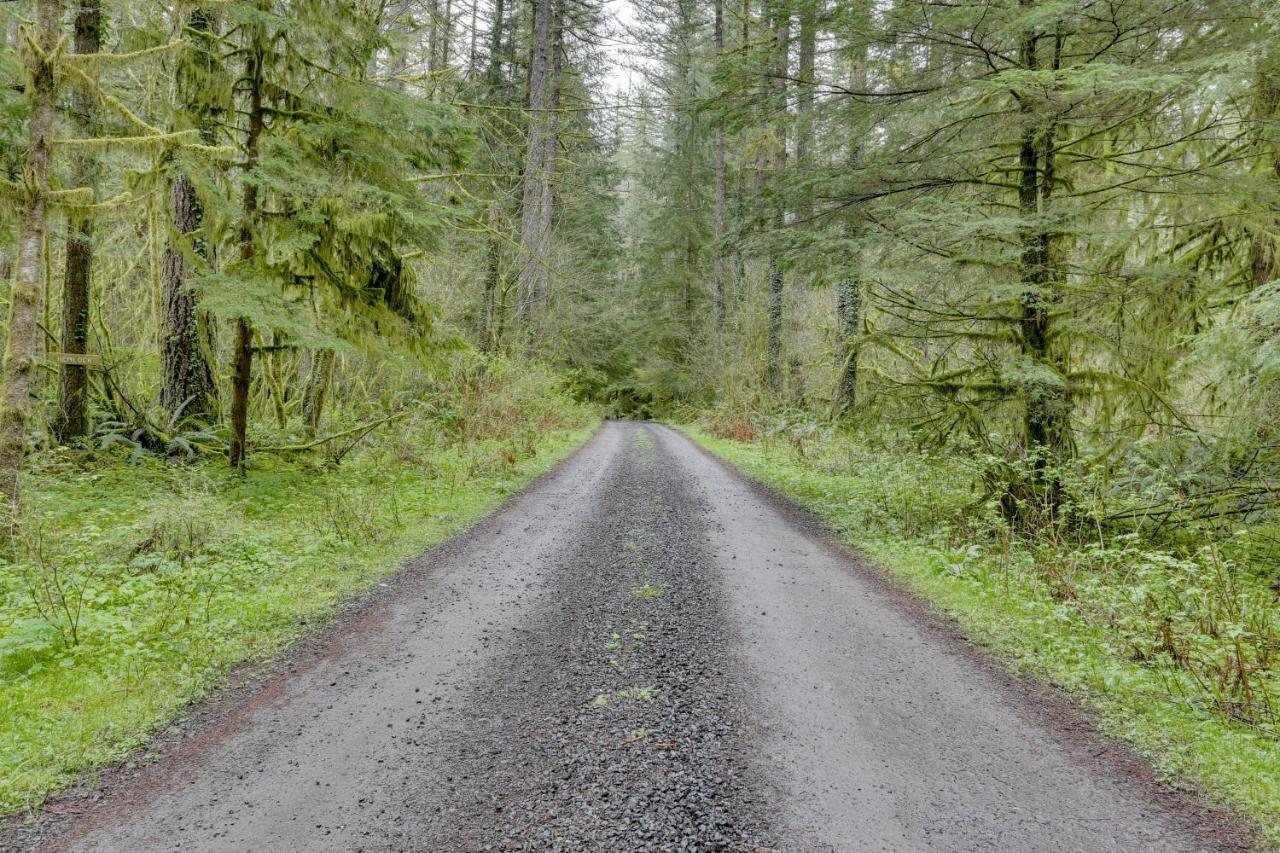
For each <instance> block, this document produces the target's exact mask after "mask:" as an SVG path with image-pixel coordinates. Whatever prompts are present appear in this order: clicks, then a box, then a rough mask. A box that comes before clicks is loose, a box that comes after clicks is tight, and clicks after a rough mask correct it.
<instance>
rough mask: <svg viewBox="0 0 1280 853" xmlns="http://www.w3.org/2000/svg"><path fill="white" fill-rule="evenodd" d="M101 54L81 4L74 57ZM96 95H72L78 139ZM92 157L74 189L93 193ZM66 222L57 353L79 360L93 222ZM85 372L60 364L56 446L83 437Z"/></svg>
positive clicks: (82, 162)
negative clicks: (91, 190)
mask: <svg viewBox="0 0 1280 853" xmlns="http://www.w3.org/2000/svg"><path fill="white" fill-rule="evenodd" d="M100 50H102V6H101V4H100V2H99V0H81V2H80V8H79V9H78V10H77V12H76V19H75V52H76V53H78V54H81V55H85V54H92V53H98V52H99V51H100ZM97 103H98V99H97V97H96V95H95V94H94V93H93V92H91V91H87V90H86V89H85V88H84V87H79V88H77V90H76V93H75V98H74V100H73V102H72V111H71V112H72V116H73V117H74V122H75V128H76V133H77V135H79V136H81V137H86V138H87V137H91V136H96V135H97V124H98V122H97ZM97 172H98V167H97V157H95V156H94V155H93V153H91V152H90V151H83V152H80V153H78V154H77V155H76V158H75V165H74V176H75V177H74V179H73V183H74V184H75V186H77V187H96V185H97V178H98V175H97ZM68 220H69V221H68V222H67V261H66V269H65V270H64V275H63V281H62V351H63V352H64V353H69V354H71V355H84V354H85V353H86V352H88V345H89V298H90V296H89V288H90V282H91V278H92V274H93V222H92V220H91V219H90V218H89V217H88V216H83V215H73V216H70V217H69V218H68ZM88 381H89V375H88V368H87V367H86V366H85V365H83V364H64V365H62V372H61V377H60V382H59V384H58V411H57V413H56V414H55V416H54V419H53V434H54V435H55V436H56V437H57V439H58V441H59V443H62V444H66V443H67V442H69V441H71V440H73V439H75V438H78V437H80V436H83V435H87V434H88V432H89V417H88V411H87V408H88V400H87V391H88Z"/></svg>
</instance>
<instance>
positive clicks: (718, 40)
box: [713, 0, 729, 332]
mask: <svg viewBox="0 0 1280 853" xmlns="http://www.w3.org/2000/svg"><path fill="white" fill-rule="evenodd" d="M713 34H714V38H715V47H716V61H717V62H719V61H720V59H721V57H722V55H723V54H724V0H715V20H714V30H713ZM715 134H716V135H715V163H716V188H715V208H716V209H715V236H716V271H715V276H716V331H717V332H723V331H724V319H725V291H726V290H727V288H728V281H729V259H728V256H727V254H726V252H725V248H726V247H725V241H726V235H727V234H728V228H727V221H726V220H727V216H726V197H727V186H726V176H725V151H724V146H725V143H724V119H723V118H717V119H716V130H715Z"/></svg>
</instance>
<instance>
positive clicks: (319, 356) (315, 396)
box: [302, 349, 338, 436]
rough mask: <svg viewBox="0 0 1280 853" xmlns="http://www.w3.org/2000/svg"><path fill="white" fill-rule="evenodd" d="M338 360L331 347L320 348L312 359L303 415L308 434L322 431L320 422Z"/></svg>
mask: <svg viewBox="0 0 1280 853" xmlns="http://www.w3.org/2000/svg"><path fill="white" fill-rule="evenodd" d="M337 360H338V354H337V353H336V352H334V351H333V350H331V349H326V350H320V351H319V352H317V353H316V354H315V356H314V357H313V358H312V360H311V371H310V373H309V374H308V375H307V388H306V391H305V393H304V394H303V397H302V417H303V420H305V421H306V425H307V435H308V436H312V435H315V434H316V433H317V432H319V431H320V422H321V421H322V420H323V419H324V404H325V402H326V401H327V400H328V399H329V389H330V388H331V387H332V385H333V368H334V365H335V364H336V363H337Z"/></svg>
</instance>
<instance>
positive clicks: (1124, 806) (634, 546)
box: [0, 423, 1246, 853]
mask: <svg viewBox="0 0 1280 853" xmlns="http://www.w3.org/2000/svg"><path fill="white" fill-rule="evenodd" d="M196 717H197V722H196V723H193V724H192V726H191V727H190V730H189V731H187V732H186V733H185V734H184V735H183V736H182V737H180V738H171V742H170V743H169V744H168V745H167V746H166V748H165V751H164V752H163V754H162V755H161V756H160V757H159V759H158V760H157V761H155V762H154V763H152V764H149V765H148V766H146V767H144V768H142V769H140V770H134V771H129V772H123V771H119V772H117V773H115V774H114V776H113V775H112V774H108V781H107V783H106V785H105V787H104V788H103V790H102V793H101V795H100V796H96V795H92V796H91V795H86V794H81V795H79V798H78V799H77V800H76V808H75V809H73V811H77V812H83V813H82V814H78V815H77V816H75V817H74V818H70V819H67V818H63V819H53V818H49V819H46V820H45V821H43V822H42V823H38V824H37V825H36V827H35V828H34V829H28V830H26V831H25V833H26V834H14V833H13V832H10V834H9V835H8V836H7V838H8V840H9V843H10V844H12V845H15V849H42V850H77V851H168V850H175V851H176V850H181V851H268V850H282V851H283V850H289V851H292V850H307V851H353V850H354V851H381V850H397V851H398V850H404V851H411V850H412V851H452V850H517V849H548V850H592V851H595V850H617V851H630V850H713V849H720V850H756V851H760V850H788V851H791V850H796V851H804V850H814V851H817V850H836V851H854V850H858V851H863V850H865V851H880V850H884V851H907V850H945V851H977V850H1008V851H1037V850H1045V851H1050V850H1052V851H1089V853H1097V852H1098V851H1113V850H1115V851H1120V850H1124V851H1129V850H1132V851H1138V850H1141V851H1155V850H1171V851H1173V850H1176V851H1187V850H1237V849H1245V848H1246V845H1245V843H1244V841H1242V840H1241V836H1239V835H1237V834H1236V832H1235V830H1234V829H1233V827H1232V826H1231V824H1230V823H1228V822H1226V821H1224V820H1223V819H1221V818H1220V817H1219V816H1216V815H1215V814H1214V813H1212V812H1210V811H1208V810H1206V809H1205V808H1203V807H1202V806H1200V805H1199V804H1198V803H1197V802H1196V801H1195V800H1194V799H1193V798H1191V797H1189V796H1184V795H1181V794H1177V793H1174V792H1171V791H1168V790H1166V789H1163V788H1161V787H1160V786H1158V785H1157V784H1156V783H1155V782H1154V781H1153V779H1152V775H1151V773H1150V771H1149V770H1147V769H1146V768H1145V767H1144V766H1143V765H1142V764H1141V762H1139V761H1138V760H1137V759H1135V758H1134V757H1133V756H1132V755H1131V754H1130V753H1129V752H1128V751H1127V750H1126V749H1124V748H1123V747H1121V746H1118V745H1116V744H1114V743H1112V742H1110V741H1107V740H1105V739H1102V738H1100V737H1098V736H1096V735H1095V734H1093V733H1092V732H1091V731H1090V730H1089V729H1088V727H1087V726H1086V725H1085V724H1084V723H1082V722H1081V720H1080V718H1079V717H1078V716H1077V715H1076V714H1075V713H1074V712H1073V711H1072V710H1071V709H1070V708H1069V707H1068V706H1067V705H1066V703H1065V702H1063V701H1062V700H1061V699H1060V698H1058V697H1056V696H1054V695H1052V694H1051V693H1049V692H1046V691H1040V690H1038V689H1036V688H1034V687H1030V686H1027V685H1025V684H1022V683H1019V682H1017V681H1014V680H1012V679H1010V678H1008V677H1006V676H1004V675H1002V674H1001V673H1000V672H999V670H998V669H997V668H996V667H994V666H993V665H992V664H991V663H990V662H988V661H987V660H986V659H985V658H984V657H983V656H982V655H981V654H980V653H977V652H974V651H973V650H972V649H970V648H969V647H967V646H966V644H965V643H964V642H963V640H962V639H960V638H959V637H957V636H956V635H955V632H954V630H953V629H951V628H949V627H948V626H947V625H946V624H945V623H943V622H941V621H940V620H938V619H936V618H934V617H932V616H930V615H929V614H928V613H927V612H925V610H924V609H923V608H921V607H920V606H919V605H917V604H915V603H913V602H912V601H911V600H910V599H909V598H908V597H907V596H905V595H904V594H902V593H901V592H899V591H897V590H896V589H895V588H894V587H893V586H892V585H891V584H889V583H887V582H886V581H885V580H884V579H883V578H882V577H881V575H880V574H879V573H878V572H877V571H876V570H875V569H873V568H870V567H867V566H865V565H863V564H861V563H860V562H859V561H858V560H857V559H856V558H854V557H852V556H850V555H849V554H848V553H846V552H845V551H843V550H841V549H839V548H837V547H834V546H832V545H831V544H830V543H829V542H828V541H826V539H825V538H824V536H823V535H822V534H821V532H815V530H814V529H812V525H811V524H810V523H809V522H808V520H807V519H806V517H805V516H803V514H801V513H799V512H798V511H796V510H794V509H792V508H790V507H789V505H787V504H785V502H782V501H779V500H776V499H774V498H772V497H770V496H769V495H768V494H766V493H765V492H764V491H763V490H762V489H760V488H759V487H757V486H755V485H753V484H751V483H749V482H747V481H745V480H743V479H742V478H740V477H739V476H737V475H736V474H735V473H733V472H732V471H731V470H730V469H728V468H727V467H726V466H725V465H724V464H722V463H721V462H719V461H717V460H714V459H712V458H710V457H709V456H707V455H706V454H705V453H703V452H702V451H701V450H700V449H698V448H697V447H696V446H694V445H693V444H692V443H691V442H690V441H689V440H688V439H686V438H685V437H683V436H682V435H680V434H679V433H677V432H675V431H673V430H671V429H669V428H666V427H662V426H657V425H651V424H645V425H637V424H628V423H609V424H606V425H605V426H604V427H603V428H602V430H601V431H600V432H599V433H598V434H597V435H596V437H595V438H594V439H593V440H592V441H591V442H590V443H589V444H588V445H587V446H586V447H584V448H583V449H582V450H581V451H579V453H578V454H577V455H576V456H574V457H573V458H572V459H571V460H569V461H568V462H567V463H566V464H564V465H563V466H561V467H560V468H559V469H558V470H557V471H555V472H554V473H553V474H551V475H550V476H548V477H546V478H544V479H543V480H541V481H539V483H537V484H536V485H534V486H533V487H532V488H530V489H529V490H527V491H526V492H524V493H523V494H521V495H519V496H517V497H516V498H515V499H513V500H512V501H511V502H510V503H509V504H508V505H507V506H506V507H504V508H503V509H502V510H501V511H500V512H499V513H497V514H496V515H495V516H493V517H492V518H490V519H489V520H487V521H486V522H484V523H483V524H481V525H479V526H478V527H477V528H475V529H474V530H473V531H471V532H470V533H468V534H467V535H465V536H463V537H461V538H460V539H458V540H456V541H454V542H453V543H450V544H449V545H446V546H444V547H442V548H439V549H436V550H434V551H432V552H429V553H428V554H426V555H424V556H423V557H422V558H420V559H419V560H417V561H415V562H413V563H412V564H410V565H409V566H408V567H406V569H405V570H404V572H403V573H402V574H401V575H399V576H398V577H397V578H396V579H395V580H394V581H391V582H390V583H389V584H388V585H387V587H386V589H383V590H381V591H380V592H379V594H378V595H376V596H375V597H374V598H373V599H372V600H371V601H370V602H369V603H367V604H365V605H362V606H361V607H359V608H357V609H356V610H355V611H353V612H352V613H351V614H349V615H348V616H346V617H344V618H343V619H341V620H340V621H339V622H338V623H337V624H336V625H335V626H334V627H333V628H331V629H329V630H328V631H327V632H325V633H324V634H322V635H321V636H320V637H319V638H318V639H317V640H316V641H314V642H313V643H311V644H308V645H306V646H304V647H303V648H302V649H300V650H298V651H297V652H295V653H293V654H292V655H291V656H290V657H288V658H286V660H285V662H284V663H283V664H282V666H281V668H280V670H279V672H278V673H277V674H275V675H273V676H271V677H270V678H269V679H267V681H266V682H265V683H263V684H261V685H259V686H257V687H255V688H254V689H253V690H251V691H249V692H247V693H245V694H244V695H238V694H232V695H229V696H227V697H224V698H223V699H221V700H215V701H214V702H212V703H209V704H208V705H207V706H206V708H205V709H204V710H203V711H201V712H199V713H198V714H197V715H196ZM95 796H96V798H95ZM55 806H56V804H55ZM55 810H56V809H55ZM5 838H6V836H5V835H2V834H0V841H3V840H4V839H5Z"/></svg>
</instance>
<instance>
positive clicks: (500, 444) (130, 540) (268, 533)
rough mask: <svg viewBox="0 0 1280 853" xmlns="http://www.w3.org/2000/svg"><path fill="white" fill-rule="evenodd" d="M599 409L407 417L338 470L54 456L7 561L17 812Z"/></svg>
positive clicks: (4, 668)
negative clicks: (510, 431)
mask: <svg viewBox="0 0 1280 853" xmlns="http://www.w3.org/2000/svg"><path fill="white" fill-rule="evenodd" d="M579 423H582V420H581V419H580V420H579ZM593 428H594V426H593V425H592V426H583V427H579V428H576V429H554V430H548V431H547V432H546V433H545V434H543V435H542V438H541V440H540V441H538V442H536V443H535V444H534V445H533V446H531V447H528V448H522V449H520V450H519V451H515V450H513V449H512V447H511V442H509V441H498V440H496V439H488V440H480V441H474V442H471V443H467V444H453V445H449V446H445V445H442V444H433V443H432V439H431V438H430V436H411V435H404V436H400V437H398V438H399V440H396V441H389V442H386V443H385V444H384V445H382V446H381V449H376V448H375V449H374V450H370V451H368V452H364V453H362V454H357V455H355V456H353V457H349V459H348V461H346V462H345V463H344V464H343V465H342V467H341V468H338V469H336V470H335V469H330V468H327V467H318V466H308V465H303V464H290V463H286V462H282V461H280V460H276V459H273V458H272V457H269V456H266V455H262V456H259V457H255V460H254V461H255V463H256V464H258V465H259V466H260V467H258V468H257V469H255V470H253V471H252V472H250V474H249V475H248V476H247V477H243V478H242V477H239V476H236V475H235V474H233V473H231V472H229V471H227V470H225V468H224V466H223V464H220V463H219V464H215V463H210V464H209V465H207V466H201V467H195V468H193V467H190V466H184V467H180V468H174V467H171V466H168V465H165V464H164V463H163V462H160V461H158V460H144V462H143V464H140V465H128V464H124V463H117V464H106V465H101V464H99V465H98V466H96V467H93V468H91V469H89V470H79V469H76V468H74V467H73V465H72V461H70V460H63V461H62V462H59V463H49V464H46V465H45V467H44V469H43V470H40V471H38V472H36V473H35V474H34V475H33V476H32V477H31V478H30V481H29V484H28V491H29V494H30V496H31V498H30V500H31V503H32V506H31V512H30V516H31V518H32V522H31V524H30V529H31V531H32V533H31V535H30V536H29V537H28V539H29V551H30V556H29V557H28V558H26V559H24V560H23V561H21V562H19V563H17V564H5V565H3V566H0V591H2V592H3V594H4V596H5V599H4V601H5V607H4V609H3V612H2V613H0V812H12V811H16V810H20V809H24V808H27V807H30V806H33V805H36V804H39V803H40V802H41V801H42V800H43V798H44V797H45V796H46V795H47V794H48V792H50V791H52V790H55V789H57V788H59V787H61V786H63V785H65V784H67V783H68V782H69V781H71V780H72V779H74V778H75V777H76V776H77V775H78V774H79V773H81V772H82V771H84V770H85V769H88V768H94V767H101V766H103V765H105V764H108V763H110V762H112V761H115V760H118V759H120V758H121V757H123V756H124V755H125V754H127V753H128V752H129V751H130V750H131V749H134V748H136V747H138V746H139V745H141V744H143V743H145V742H146V740H147V738H148V737H149V735H150V734H151V733H152V732H154V731H155V730H156V729H157V728H159V727H161V726H163V725H164V724H166V723H167V722H168V721H169V720H171V719H173V718H174V717H175V716H176V715H177V714H179V713H180V712H181V710H182V709H183V707H184V706H186V705H187V704H188V703H190V702H191V701H192V700H193V699H196V698H198V697H199V696H201V695H203V694H204V693H206V692H207V691H208V690H210V689H211V688H213V687H215V686H216V685H217V684H219V682H220V681H221V680H222V679H223V677H224V676H225V675H226V673H227V671H228V670H229V669H230V667H232V666H234V665H235V664H237V663H240V662H243V661H247V660H252V659H259V658H264V657H267V656H270V655H272V654H274V653H277V652H278V651H279V650H280V649H282V648H283V647H285V646H287V645H288V644H289V643H291V642H292V641H294V640H296V639H297V638H299V637H301V636H303V635H305V634H307V633H310V632H313V631H314V630H316V626H317V624H318V623H319V622H320V621H323V620H324V619H325V618H326V617H328V616H330V615H332V614H333V613H334V612H335V611H336V610H337V609H338V608H340V607H341V606H342V605H343V604H344V603H346V602H349V601H350V600H352V599H353V598H355V597H357V596H360V595H361V594H363V593H366V592H367V591H369V590H370V589H371V588H372V587H373V586H375V585H376V584H377V583H378V581H379V580H380V579H382V578H385V577H386V576H387V575H389V574H392V573H394V572H395V571H396V570H397V569H398V568H399V567H400V565H401V564H402V563H403V561H404V560H405V559H407V558H409V557H411V556H413V555H416V554H418V553H420V552H421V551H423V550H425V549H426V548H429V547H431V546H433V545H435V544H438V543H440V542H442V541H443V540H445V539H447V538H449V537H450V536H453V535H455V534H457V533H458V532H459V531H461V530H462V529H464V528H465V527H467V526H468V525H470V524H472V523H474V522H475V521H476V520H478V519H480V518H481V517H483V516H485V515H486V514H488V513H490V512H492V511H493V510H494V509H495V508H496V507H498V506H499V504H501V503H502V501H503V500H504V499H505V498H506V497H507V496H508V495H510V494H511V493H512V492H515V491H516V490H518V489H520V488H521V487H523V486H524V485H526V484H527V483H528V482H530V480H532V479H533V478H534V477H536V476H537V475H539V474H541V473H543V472H544V471H546V470H547V469H548V468H550V467H551V466H552V465H553V464H555V463H556V462H557V461H559V460H561V459H563V458H564V457H565V456H567V455H568V454H569V453H570V452H571V451H572V450H573V449H574V448H576V447H577V446H579V445H580V444H581V443H582V442H583V441H584V440H585V438H586V437H587V435H588V434H589V433H590V432H591V430H592V429H593ZM406 446H409V447H417V448H418V449H415V450H414V451H413V452H406V451H405V450H404V449H403V448H404V447H406ZM51 578H55V579H56V581H54V582H55V583H56V584H58V585H59V586H58V589H60V590H61V592H46V590H48V589H49V584H50V582H51ZM64 603H65V604H66V605H67V606H66V607H64V606H63V604H64Z"/></svg>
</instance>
